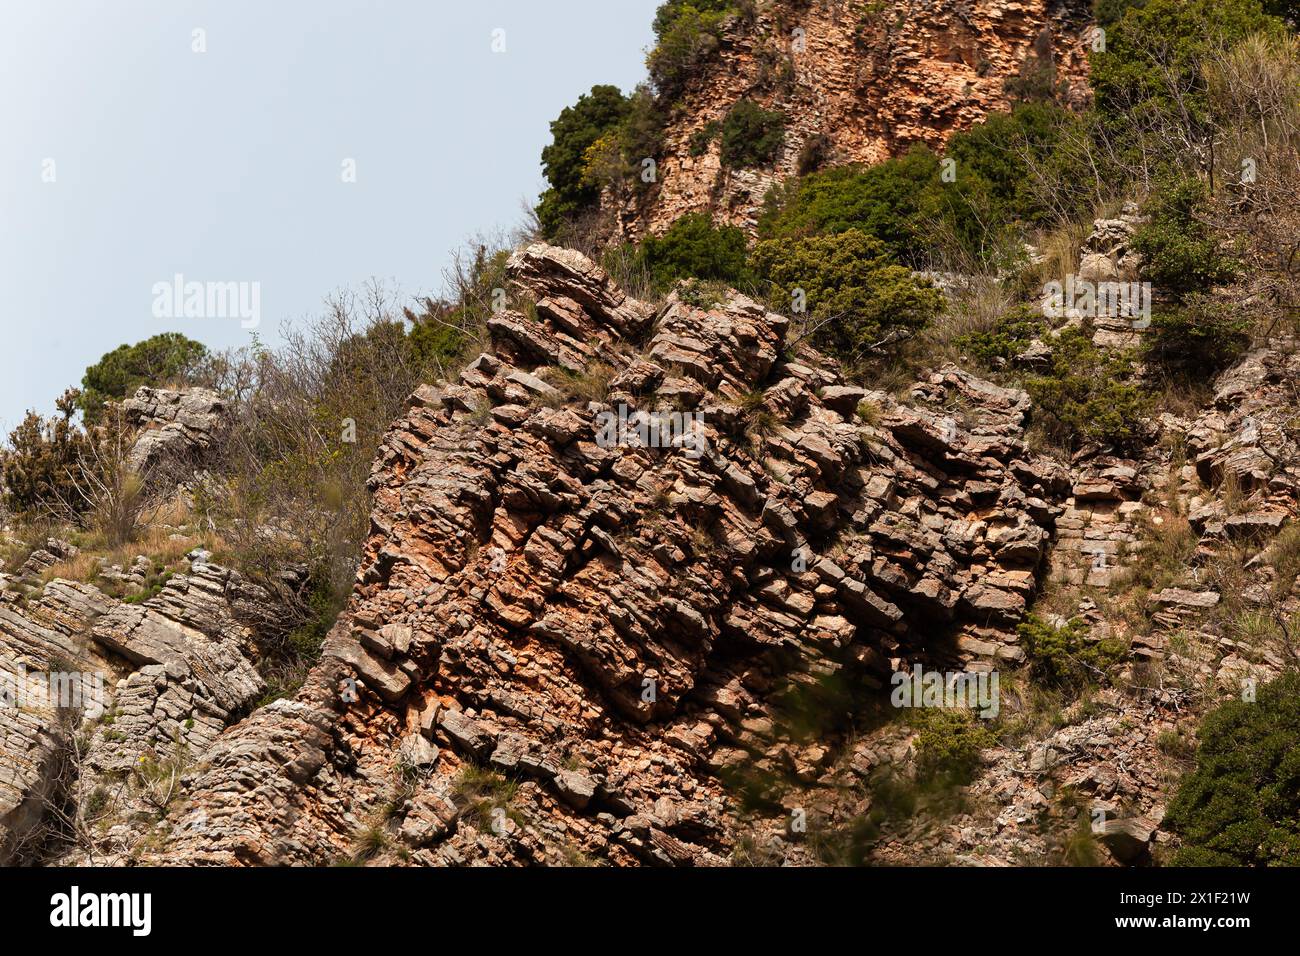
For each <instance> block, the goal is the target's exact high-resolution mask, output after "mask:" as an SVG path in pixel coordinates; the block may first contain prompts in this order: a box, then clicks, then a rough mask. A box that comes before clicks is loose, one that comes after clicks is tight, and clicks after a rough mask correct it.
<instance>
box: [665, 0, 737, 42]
mask: <svg viewBox="0 0 1300 956" xmlns="http://www.w3.org/2000/svg"><path fill="white" fill-rule="evenodd" d="M688 8H689V9H694V10H696V11H697V12H700V13H717V14H725V13H730V12H733V11H734V10H735V9H736V3H735V0H664V2H663V3H661V4H659V9H657V10H656V11H655V18H654V23H653V27H654V31H655V37H656V38H658V39H660V40H662V39H663V38H664V36H666V35H667V34H668V33H669V32H670V31H671V30H672V28H673V25H674V24H675V23H676V22H677V21H678V19H680V18H681V16H682V15H683V14H684V13H685V12H686V10H687V9H688Z"/></svg>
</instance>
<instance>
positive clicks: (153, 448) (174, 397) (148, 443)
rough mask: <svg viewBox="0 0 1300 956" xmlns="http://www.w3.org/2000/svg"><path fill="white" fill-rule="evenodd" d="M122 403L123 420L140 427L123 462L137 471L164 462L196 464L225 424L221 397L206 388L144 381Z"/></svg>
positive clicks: (225, 413) (219, 436)
mask: <svg viewBox="0 0 1300 956" xmlns="http://www.w3.org/2000/svg"><path fill="white" fill-rule="evenodd" d="M122 407H123V410H124V411H125V412H126V417H127V421H128V422H130V423H131V424H132V425H134V426H135V427H136V428H138V429H140V434H139V435H138V437H137V438H136V440H135V444H134V445H133V446H132V448H131V452H130V454H129V456H128V458H127V463H128V464H129V465H130V467H131V468H132V469H133V470H134V471H136V472H139V473H141V474H146V473H149V472H152V471H153V470H155V469H156V468H157V467H159V466H160V465H162V464H163V463H165V462H174V461H182V462H185V463H187V464H191V465H194V464H200V463H201V462H202V460H203V458H204V456H205V455H206V454H207V453H208V452H210V451H211V450H212V449H213V447H214V445H215V444H216V443H217V441H219V439H220V438H221V435H222V434H223V432H224V430H225V428H226V426H227V424H228V417H227V410H226V403H225V400H224V399H222V397H221V396H220V395H218V394H217V393H216V392H214V391H212V390H211V389H207V388H190V389H185V390H183V391H175V390H172V389H163V388H151V387H149V386H147V385H145V386H141V388H140V389H138V390H137V391H136V393H135V395H134V396H133V397H132V398H129V399H127V400H126V401H125V402H124V403H123V405H122Z"/></svg>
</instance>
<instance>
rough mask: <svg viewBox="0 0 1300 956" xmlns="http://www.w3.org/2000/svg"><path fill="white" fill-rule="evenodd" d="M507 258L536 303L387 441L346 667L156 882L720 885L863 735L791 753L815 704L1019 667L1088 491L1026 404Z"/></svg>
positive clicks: (291, 707)
mask: <svg viewBox="0 0 1300 956" xmlns="http://www.w3.org/2000/svg"><path fill="white" fill-rule="evenodd" d="M509 268H510V274H511V276H512V279H513V281H514V282H515V284H516V287H517V291H518V292H519V293H520V295H521V296H522V297H523V298H525V299H526V300H527V301H528V302H530V303H534V302H535V303H536V309H535V310H530V311H529V312H528V313H525V312H524V311H519V312H505V313H503V314H501V315H499V316H498V317H497V318H496V319H494V321H493V334H494V338H495V341H496V343H497V348H496V350H495V352H494V353H489V354H485V355H483V356H481V357H480V358H479V359H478V360H476V361H475V362H473V363H471V365H470V366H469V367H468V368H467V369H466V370H465V372H464V373H463V374H462V376H461V379H460V382H458V383H455V384H452V385H449V386H447V387H445V388H442V389H438V388H433V387H425V388H422V389H421V390H420V391H419V392H417V393H416V395H415V396H414V397H413V403H412V407H411V410H410V412H409V414H408V415H407V417H406V418H404V419H403V420H401V421H399V422H397V423H396V424H395V425H394V427H393V429H392V431H391V432H390V434H389V436H388V438H387V439H386V441H385V442H384V445H383V447H382V448H381V449H380V452H379V456H378V461H377V463H376V467H375V471H374V474H373V477H372V487H373V489H374V494H375V507H374V513H373V516H372V521H373V529H374V530H373V534H372V536H371V539H370V541H369V544H368V546H367V550H366V555H365V560H364V561H363V564H362V567H361V570H360V573H359V576H358V585H357V589H356V592H355V595H354V598H353V600H352V602H351V604H350V605H349V607H348V609H347V611H346V612H345V614H344V615H343V616H342V617H341V619H340V621H339V623H338V624H337V626H336V627H335V629H334V632H333V633H332V635H331V637H330V640H329V642H328V643H327V647H326V660H325V661H324V662H323V663H322V665H321V666H320V667H318V668H317V670H316V671H315V672H314V673H313V675H312V678H311V679H310V680H309V682H308V685H307V686H306V687H305V688H304V689H303V691H302V692H301V693H300V694H299V695H298V696H297V697H296V698H295V699H294V700H292V701H279V702H277V703H276V704H274V705H272V706H271V707H268V708H265V709H263V710H261V711H259V712H257V713H256V714H254V715H253V716H252V717H250V718H249V719H247V720H246V721H244V722H243V723H242V724H240V725H239V726H237V727H235V728H233V729H231V730H230V731H227V732H226V733H225V734H224V735H223V736H222V737H221V738H220V739H219V740H218V741H217V743H216V745H215V746H214V747H213V748H212V749H211V750H210V751H209V752H208V753H207V755H206V757H205V768H204V769H202V770H201V772H199V773H198V774H197V775H196V777H195V779H194V780H193V782H192V787H191V789H190V795H189V800H188V803H187V805H186V809H184V810H183V811H181V812H180V813H179V814H178V815H177V817H176V819H175V820H174V821H173V822H174V824H175V827H176V830H175V832H176V834H179V835H178V836H177V837H176V839H175V840H174V841H173V842H171V843H169V845H168V846H167V848H166V849H165V850H163V851H161V852H158V853H156V854H154V855H151V856H148V857H147V859H149V860H151V861H154V862H163V861H167V860H176V861H178V860H185V861H189V862H192V861H195V860H199V861H205V862H214V863H240V862H244V863H324V862H328V861H330V860H332V859H337V858H340V857H344V856H348V855H351V854H354V853H356V852H357V844H358V840H359V839H362V838H361V837H360V836H359V834H365V833H372V834H373V832H375V828H378V830H379V831H380V832H382V833H384V834H386V836H385V837H383V838H376V837H374V836H373V835H372V836H370V837H366V838H365V842H366V843H367V844H368V845H369V846H370V851H371V852H384V853H386V854H389V858H394V859H409V860H411V861H413V862H416V863H423V864H460V863H471V862H490V863H518V864H523V863H562V862H571V861H573V860H602V861H608V862H612V863H618V864H632V863H646V864H719V863H724V862H727V861H728V859H729V856H730V854H731V852H732V849H733V847H734V845H735V842H736V839H737V823H736V821H737V818H738V814H739V812H740V810H739V797H738V794H737V793H736V792H735V790H733V789H732V788H730V787H729V786H728V784H727V781H728V780H730V779H732V778H733V777H735V776H736V775H737V774H747V773H753V772H755V771H758V772H769V773H774V774H783V773H794V774H796V775H802V776H803V777H805V778H807V779H810V780H811V779H815V778H816V777H817V776H818V775H819V773H820V772H821V771H820V769H819V768H822V767H824V766H825V765H826V764H827V763H828V762H829V761H830V760H831V759H832V758H833V757H834V755H835V751H836V748H837V746H838V745H839V742H840V741H841V740H842V737H841V736H839V731H837V730H835V729H831V730H830V731H829V732H828V734H827V735H825V736H824V737H822V738H819V739H817V740H814V741H811V742H809V741H806V740H804V741H802V742H801V741H799V740H797V739H796V735H795V734H793V733H792V730H791V727H790V722H791V720H792V717H791V715H790V713H789V712H788V711H789V703H790V701H792V700H794V699H796V698H799V697H800V696H801V695H811V696H812V697H813V698H817V697H820V696H823V695H825V694H827V693H828V690H827V688H828V687H830V686H832V685H843V686H846V687H849V688H852V689H853V693H855V694H861V693H871V690H872V688H879V687H881V686H882V683H883V682H884V680H885V679H886V678H887V675H888V674H889V673H890V671H891V669H892V667H893V666H894V665H895V664H897V663H898V662H899V661H901V660H927V661H959V660H962V661H970V662H971V666H972V667H974V668H977V669H978V668H981V667H982V668H988V667H991V666H993V664H994V662H996V661H998V660H1010V661H1014V660H1017V659H1019V658H1020V657H1021V656H1022V652H1021V651H1020V649H1019V647H1018V646H1017V638H1016V635H1015V625H1016V623H1017V622H1018V621H1019V620H1021V618H1022V616H1023V614H1024V613H1025V609H1026V606H1027V602H1028V600H1029V597H1030V595H1031V594H1032V592H1033V590H1034V588H1035V586H1036V583H1037V581H1038V578H1039V573H1040V569H1041V568H1042V566H1043V560H1042V559H1043V557H1044V555H1045V553H1046V549H1047V547H1048V542H1049V540H1050V537H1051V535H1052V525H1053V521H1054V518H1055V516H1056V514H1057V513H1058V505H1057V502H1058V501H1059V499H1060V498H1061V496H1062V495H1063V494H1064V493H1065V492H1066V491H1067V490H1068V488H1069V481H1068V478H1067V476H1066V475H1065V473H1064V470H1063V469H1062V468H1061V467H1060V466H1059V465H1057V464H1055V463H1053V462H1051V461H1048V460H1046V459H1043V458H1040V457H1038V456H1036V455H1034V454H1033V453H1031V452H1030V450H1029V449H1028V448H1027V447H1026V445H1025V443H1024V441H1023V429H1024V426H1025V424H1026V414H1027V412H1028V399H1027V398H1026V396H1025V395H1024V394H1023V393H1021V392H1018V391H1015V390H1009V389H1003V388H1000V387H997V386H994V385H992V384H990V383H988V382H984V381H981V380H979V379H976V378H974V377H972V376H970V375H968V374H966V373H964V372H961V371H960V370H958V369H956V368H952V367H948V368H945V369H942V370H940V371H939V372H937V373H936V374H934V375H933V376H932V377H930V378H929V379H928V380H926V381H924V382H922V383H919V384H918V385H917V386H916V388H915V389H914V391H913V394H912V396H911V400H910V401H909V402H907V403H903V402H899V401H896V400H895V399H893V398H892V397H890V396H888V395H886V394H883V393H873V392H866V391H864V390H861V389H857V388H854V387H851V386H848V385H846V384H844V383H843V382H842V380H841V379H840V378H839V377H838V375H837V374H836V373H835V372H834V371H833V370H832V368H831V364H830V363H829V362H827V361H826V360H825V359H823V358H822V357H820V356H818V355H816V354H815V353H813V352H811V351H810V350H809V349H807V348H806V347H804V346H802V345H798V344H796V343H792V342H790V341H788V336H789V329H788V322H787V320H786V319H785V318H784V317H782V316H779V315H776V314H774V313H771V312H768V311H766V310H765V309H763V308H762V307H761V306H759V305H758V304H756V303H755V302H752V301H750V300H749V299H746V298H744V297H743V296H739V295H736V294H732V295H730V296H729V297H728V298H727V299H726V301H724V302H723V303H721V304H719V305H718V306H717V307H715V308H712V309H708V310H705V309H700V308H696V307H694V306H691V305H688V304H686V303H684V302H682V301H680V300H677V299H676V298H672V299H670V300H669V301H668V303H667V304H666V305H665V306H664V307H663V308H662V309H661V310H659V312H658V313H657V314H656V313H652V312H651V310H650V309H649V308H648V307H646V306H645V305H643V304H641V303H638V302H635V301H633V300H630V299H627V298H626V297H625V296H624V295H623V294H622V293H621V292H620V291H618V290H617V289H615V288H613V287H612V286H611V284H610V283H609V281H608V279H607V277H605V276H604V274H603V273H602V272H601V271H600V270H599V269H597V268H596V267H595V266H594V265H593V264H592V263H590V262H589V261H587V260H586V259H585V258H583V257H581V256H579V255H577V254H576V253H573V252H570V251H566V250H559V249H555V248H552V247H547V246H532V247H529V248H527V249H524V250H522V251H520V252H518V253H516V255H515V256H514V257H513V258H512V260H511V262H510V267H509ZM533 316H535V317H533ZM665 409H671V410H672V411H673V412H677V413H678V415H679V419H678V420H677V424H683V423H689V424H690V426H691V428H692V429H694V430H693V431H689V432H688V431H687V430H684V429H682V428H675V427H672V426H673V424H674V423H673V422H672V420H671V419H665V418H658V419H654V418H649V416H651V415H653V414H654V413H659V412H663V410H665ZM682 414H685V415H688V416H692V417H690V418H688V419H682V418H681V415H682ZM620 415H622V417H623V420H624V421H626V422H627V423H628V427H627V429H626V431H625V432H624V433H622V434H618V433H617V430H615V432H614V434H615V435H616V440H615V441H614V442H610V441H607V440H603V439H602V430H603V429H605V428H606V426H607V425H608V423H609V422H611V421H616V420H618V419H619V416H620ZM643 416H645V417H643ZM665 421H668V422H669V425H670V427H668V429H667V431H668V432H669V434H665V433H664V428H663V425H664V422H665ZM642 422H646V423H647V427H646V428H644V429H641V430H640V431H639V430H638V429H637V427H636V426H637V424H638V423H642ZM650 426H653V427H650ZM604 434H605V438H608V436H609V432H608V431H607V430H606V431H605V433H604ZM483 780H496V781H498V783H497V786H498V787H500V788H503V789H508V791H509V798H508V799H504V798H502V799H499V800H495V801H488V803H491V804H492V805H491V806H488V803H485V802H484V800H485V798H484V797H483V796H482V794H481V793H480V792H479V789H480V788H481V787H482V786H484V784H483ZM497 810H499V811H500V813H495V812H493V811H497ZM198 818H201V819H202V820H203V821H204V826H203V827H202V828H197V829H196V828H195V827H193V826H192V823H193V821H194V820H195V819H198ZM381 847H382V848H383V849H382V850H381ZM399 848H400V852H399Z"/></svg>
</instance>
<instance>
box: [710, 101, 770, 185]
mask: <svg viewBox="0 0 1300 956" xmlns="http://www.w3.org/2000/svg"><path fill="white" fill-rule="evenodd" d="M721 134H722V163H723V165H724V166H730V167H732V168H735V169H739V168H745V167H750V166H764V165H767V164H768V163H770V162H772V160H774V159H775V158H776V154H777V152H778V151H779V150H780V149H781V144H782V143H784V142H785V115H784V114H782V113H780V112H777V111H775V110H765V109H763V107H761V106H759V105H758V104H757V103H755V102H754V101H753V100H750V99H742V100H740V101H739V102H737V103H736V105H735V106H733V107H732V108H731V111H730V112H729V113H728V114H727V118H726V119H725V120H723V121H722V130H721Z"/></svg>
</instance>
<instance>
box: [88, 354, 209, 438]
mask: <svg viewBox="0 0 1300 956" xmlns="http://www.w3.org/2000/svg"><path fill="white" fill-rule="evenodd" d="M207 357H208V349H207V347H206V346H205V345H204V344H203V343H202V342H196V341H194V340H193V339H190V338H186V337H185V336H184V335H181V334H180V333H179V332H163V333H161V334H159V335H155V336H152V337H151V338H148V339H145V340H144V341H143V342H137V343H136V344H135V345H120V346H118V347H117V348H116V349H114V350H113V351H111V352H108V353H107V354H105V355H104V357H103V358H101V359H100V360H99V361H98V362H96V363H95V364H94V365H92V366H90V367H89V368H87V369H86V374H85V377H84V378H82V380H81V386H82V388H81V392H80V393H79V397H78V403H79V404H80V406H81V409H82V411H83V412H84V413H85V416H86V421H87V423H92V424H93V423H94V422H96V421H98V420H99V417H100V414H101V412H102V411H103V408H104V404H105V403H106V402H109V401H118V400H121V399H123V398H126V397H127V396H129V395H131V394H132V393H133V392H135V390H136V389H137V388H139V387H140V386H141V385H162V384H164V383H166V382H169V381H173V380H178V381H179V382H181V383H184V382H186V381H188V380H189V379H190V378H191V377H192V376H193V375H194V374H195V372H197V371H198V369H199V368H200V366H201V365H202V363H203V361H204V360H205V359H206V358H207Z"/></svg>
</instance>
